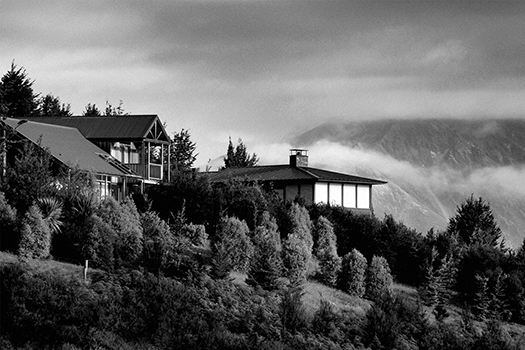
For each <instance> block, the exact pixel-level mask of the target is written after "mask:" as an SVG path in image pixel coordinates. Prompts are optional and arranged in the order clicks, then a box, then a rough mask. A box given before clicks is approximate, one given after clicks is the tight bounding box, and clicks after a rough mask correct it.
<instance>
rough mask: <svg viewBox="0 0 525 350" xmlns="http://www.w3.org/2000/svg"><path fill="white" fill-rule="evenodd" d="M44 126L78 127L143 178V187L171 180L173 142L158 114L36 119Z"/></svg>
mask: <svg viewBox="0 0 525 350" xmlns="http://www.w3.org/2000/svg"><path fill="white" fill-rule="evenodd" d="M28 119H29V120H32V121H37V122H41V123H47V124H54V125H62V126H67V127H72V128H76V129H78V130H79V131H80V133H82V135H83V136H84V137H85V138H86V139H88V140H89V141H91V142H92V143H94V144H95V145H97V146H98V147H100V148H102V149H103V150H104V151H106V152H107V153H109V154H110V155H111V156H113V157H114V158H115V159H117V160H118V161H120V162H121V163H123V164H125V165H126V166H127V167H128V168H130V169H131V170H133V171H134V172H135V173H137V174H138V175H140V176H141V177H142V179H143V182H142V183H143V184H157V183H159V182H161V181H163V180H166V181H169V173H170V172H169V171H168V170H169V168H170V164H169V162H170V159H169V157H168V156H167V155H168V154H169V152H170V143H171V140H170V138H169V136H168V134H167V133H166V130H165V129H164V126H163V125H162V123H161V121H160V119H159V117H158V116H157V115H154V114H152V115H119V116H101V117H87V116H74V117H35V118H28Z"/></svg>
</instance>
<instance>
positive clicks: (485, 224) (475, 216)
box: [447, 195, 502, 248]
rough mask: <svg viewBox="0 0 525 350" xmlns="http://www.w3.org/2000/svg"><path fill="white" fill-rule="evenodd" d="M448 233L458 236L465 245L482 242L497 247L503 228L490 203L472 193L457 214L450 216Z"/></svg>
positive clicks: (481, 243)
mask: <svg viewBox="0 0 525 350" xmlns="http://www.w3.org/2000/svg"><path fill="white" fill-rule="evenodd" d="M447 233H448V234H449V235H451V236H455V237H457V238H458V239H459V240H460V241H461V242H462V243H463V244H465V245H467V246H468V245H473V244H480V245H486V246H489V247H493V248H496V247H497V246H498V241H499V239H500V238H501V235H502V233H501V229H500V228H499V226H498V225H497V223H496V220H495V219H494V215H493V213H492V210H491V209H490V205H489V204H488V203H486V202H485V201H484V200H483V199H482V198H481V197H480V198H478V199H474V196H473V195H471V196H470V197H469V198H467V199H466V200H465V202H464V203H463V204H461V205H460V206H459V207H458V208H457V211H456V215H455V216H454V217H452V218H450V221H449V223H448V226H447Z"/></svg>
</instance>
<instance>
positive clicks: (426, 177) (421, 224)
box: [293, 119, 525, 247]
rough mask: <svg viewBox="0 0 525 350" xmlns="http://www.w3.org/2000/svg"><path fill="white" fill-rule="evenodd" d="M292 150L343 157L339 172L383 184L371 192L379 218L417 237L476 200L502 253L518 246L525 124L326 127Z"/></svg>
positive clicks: (524, 211) (524, 218)
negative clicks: (499, 235) (499, 237)
mask: <svg viewBox="0 0 525 350" xmlns="http://www.w3.org/2000/svg"><path fill="white" fill-rule="evenodd" d="M293 144H294V145H300V146H301V147H307V148H310V149H311V150H312V151H313V150H314V148H316V147H320V148H321V149H322V150H323V151H324V152H327V153H332V152H337V153H341V152H343V153H344V155H343V156H341V155H339V156H338V157H337V159H343V161H339V162H336V165H335V166H336V167H337V170H340V171H345V172H356V173H358V174H359V175H363V176H373V177H378V178H382V179H385V180H387V181H388V182H389V183H388V185H386V186H377V187H375V188H374V196H375V201H374V205H375V211H376V214H377V215H383V213H392V214H393V215H394V216H395V217H396V218H398V219H399V220H401V221H403V222H404V223H405V224H407V225H408V226H412V227H414V228H416V229H418V230H420V231H423V232H426V231H427V230H428V229H430V228H431V227H435V228H437V229H444V228H445V227H446V224H447V222H448V219H449V217H450V216H452V215H454V212H455V210H456V207H457V205H459V204H460V203H461V202H462V201H463V200H464V199H465V198H466V197H468V196H469V195H470V194H474V196H476V197H478V196H481V197H483V199H485V200H487V201H488V202H489V203H490V205H491V207H492V209H493V211H494V214H495V216H496V219H497V220H498V223H499V225H500V226H501V228H502V230H503V231H504V234H505V239H506V241H507V243H508V245H510V246H512V247H518V246H519V245H520V244H521V243H522V242H523V238H524V237H525V231H524V230H523V229H522V228H523V227H525V185H524V184H523V182H522V180H521V179H524V178H525V120H517V119H513V120H496V119H493V120H447V119H433V120H420V119H417V120H407V119H406V120H375V121H354V122H341V123H335V122H331V123H325V124H322V125H320V126H318V127H316V128H314V129H312V130H310V131H308V132H306V133H303V134H301V135H298V136H297V137H295V139H294V140H293ZM341 147H342V149H341ZM334 149H335V150H336V151H332V150H334ZM330 156H334V155H333V154H329V155H327V157H323V158H328V159H330V158H331V157H330ZM315 161H316V160H315V159H312V160H311V163H312V164H314V163H315ZM324 161H325V162H326V163H325V164H323V165H325V166H332V167H334V164H333V163H332V164H329V160H324Z"/></svg>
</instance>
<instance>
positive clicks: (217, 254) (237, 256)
mask: <svg viewBox="0 0 525 350" xmlns="http://www.w3.org/2000/svg"><path fill="white" fill-rule="evenodd" d="M248 232H249V229H248V225H246V222H244V221H241V220H239V219H237V218H234V217H223V218H222V219H221V221H220V223H219V228H218V231H217V240H216V242H215V244H214V245H213V256H212V261H213V263H212V265H213V273H214V276H215V277H217V278H224V277H226V276H227V275H228V274H229V273H230V272H231V271H233V270H235V271H241V272H243V271H246V270H247V268H248V266H249V262H250V259H251V257H252V255H253V245H252V243H251V241H250V238H249V237H248Z"/></svg>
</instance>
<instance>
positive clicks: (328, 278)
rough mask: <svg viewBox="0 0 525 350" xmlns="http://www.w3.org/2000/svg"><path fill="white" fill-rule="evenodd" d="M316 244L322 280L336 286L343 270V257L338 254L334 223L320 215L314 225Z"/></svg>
mask: <svg viewBox="0 0 525 350" xmlns="http://www.w3.org/2000/svg"><path fill="white" fill-rule="evenodd" d="M314 236H315V237H316V243H317V244H316V245H315V248H314V254H315V256H316V257H317V259H319V268H320V277H321V280H322V281H323V282H324V283H326V284H327V285H329V286H335V285H336V283H337V276H338V275H339V271H340V270H341V258H340V257H339V256H338V255H337V242H336V237H335V233H334V228H333V226H332V223H331V222H330V221H328V219H326V218H325V217H324V216H320V217H319V218H318V219H317V220H316V222H315V226H314Z"/></svg>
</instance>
